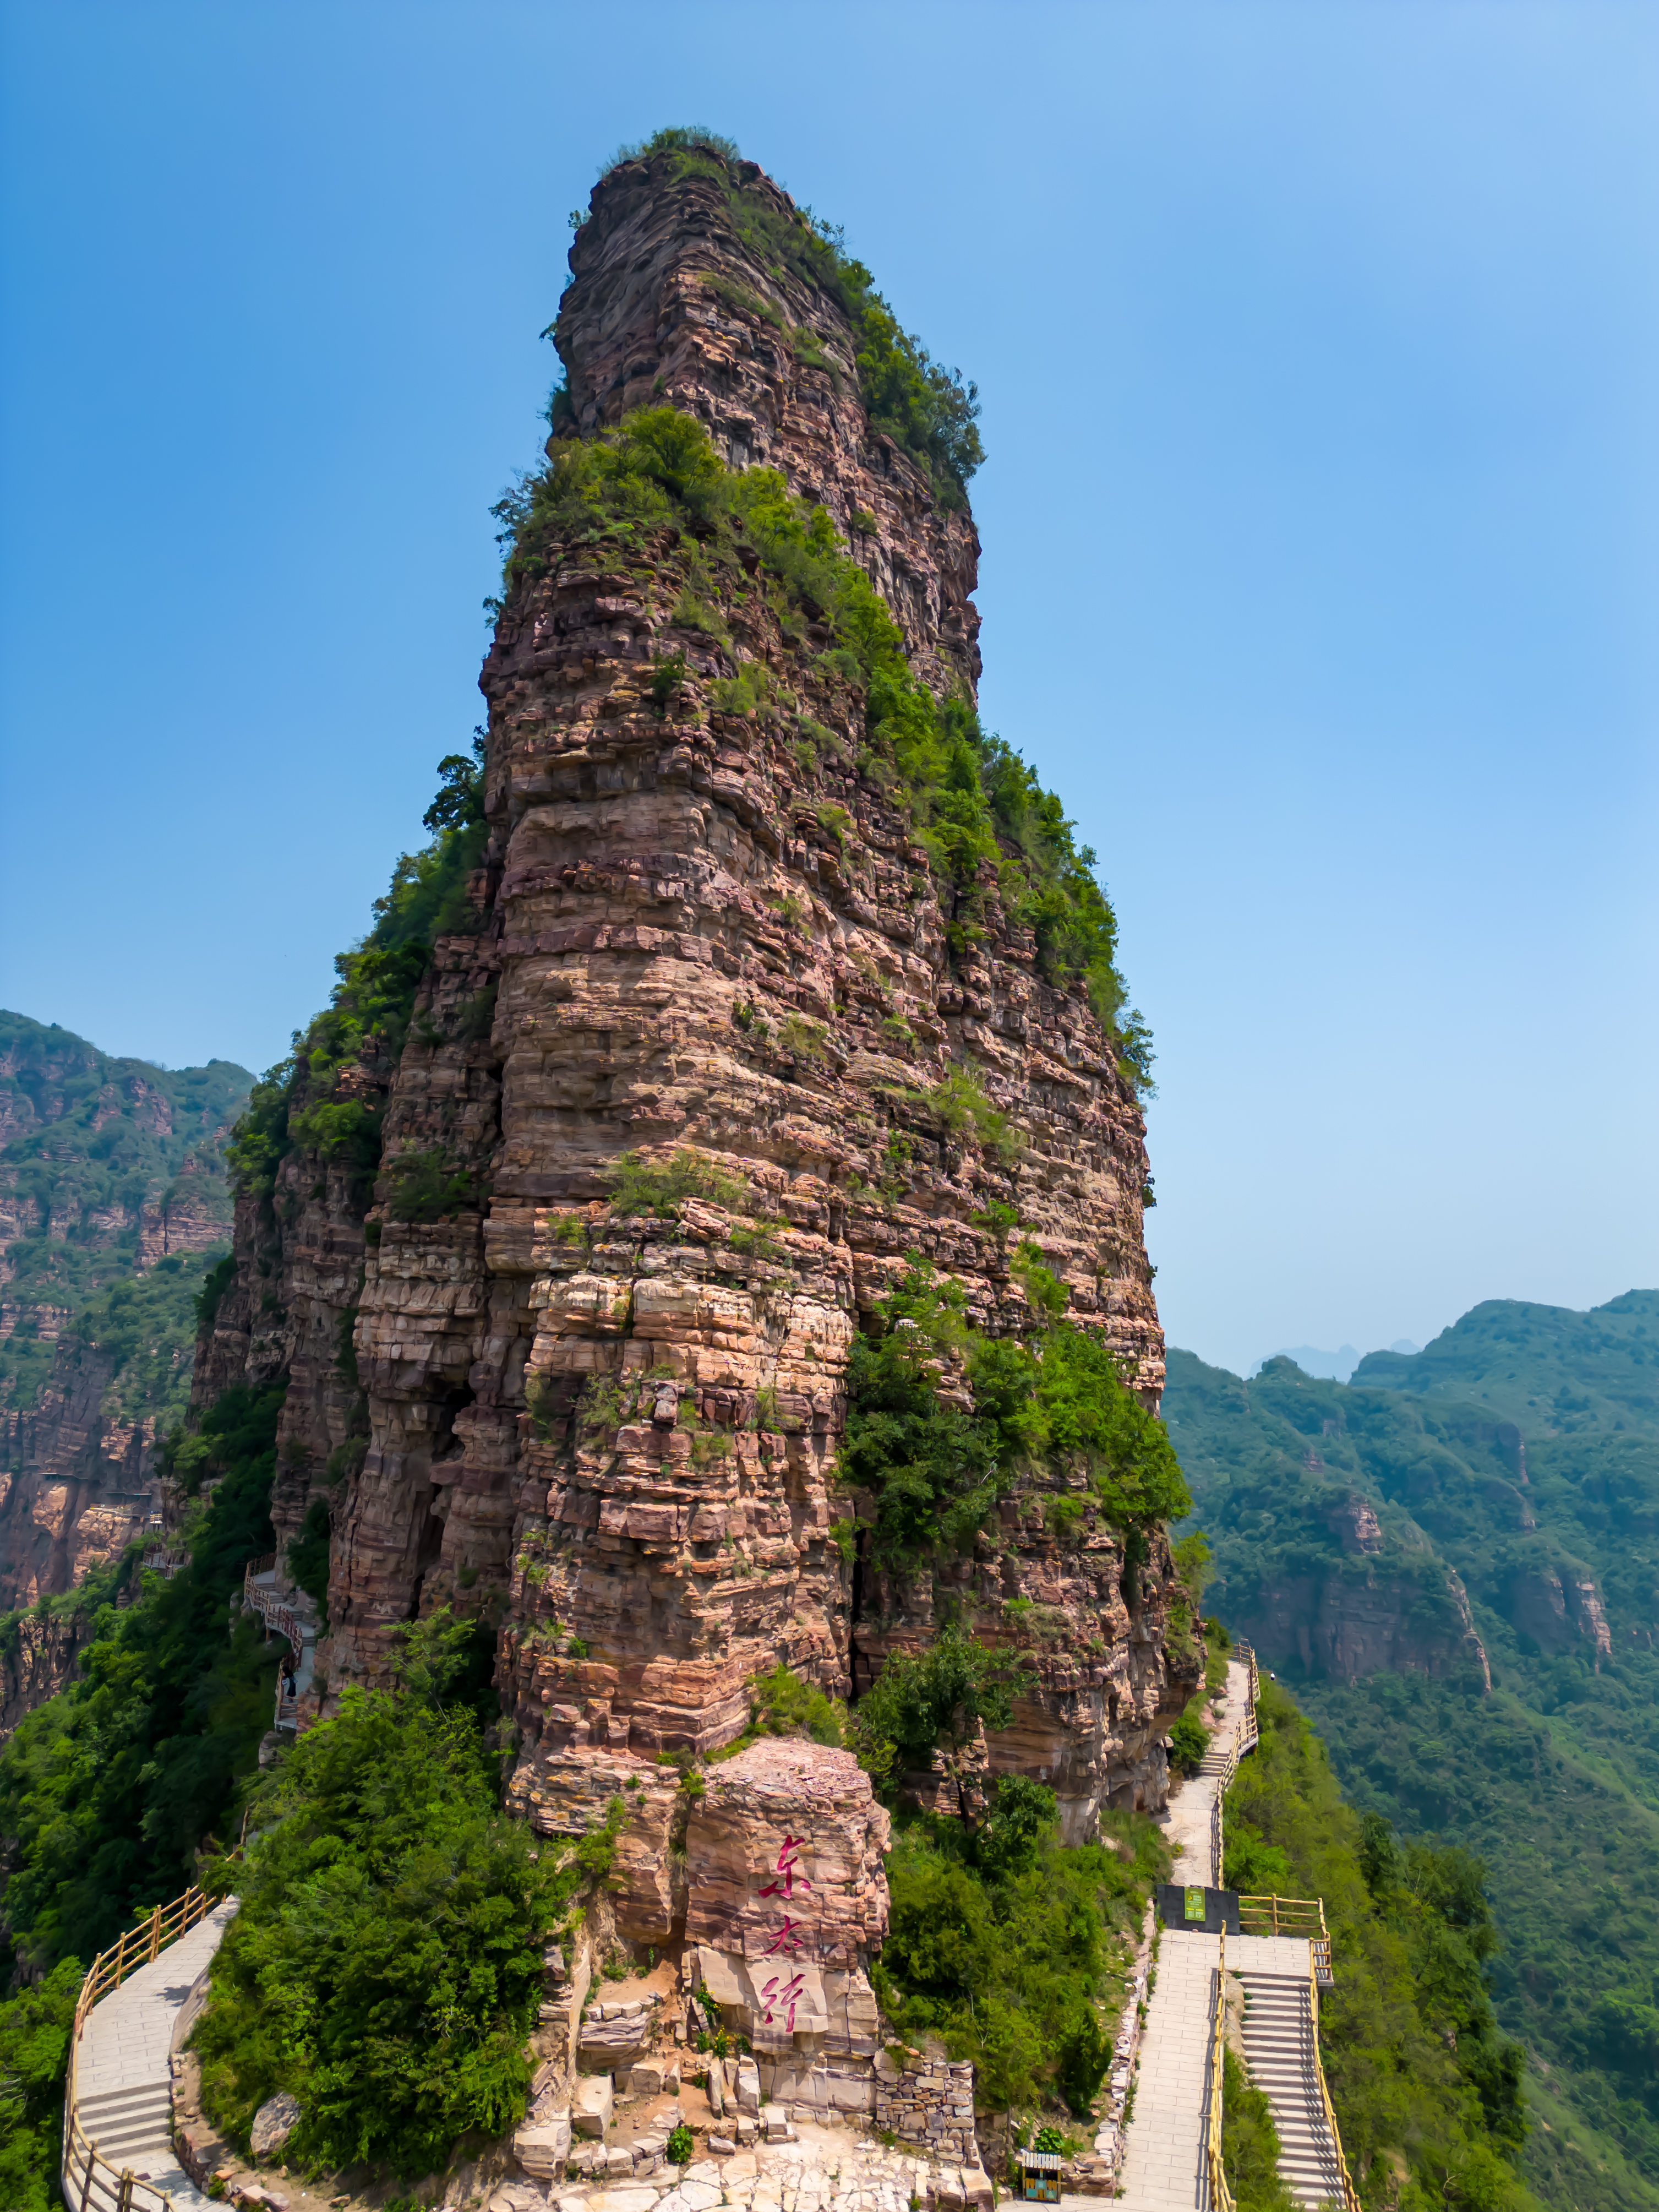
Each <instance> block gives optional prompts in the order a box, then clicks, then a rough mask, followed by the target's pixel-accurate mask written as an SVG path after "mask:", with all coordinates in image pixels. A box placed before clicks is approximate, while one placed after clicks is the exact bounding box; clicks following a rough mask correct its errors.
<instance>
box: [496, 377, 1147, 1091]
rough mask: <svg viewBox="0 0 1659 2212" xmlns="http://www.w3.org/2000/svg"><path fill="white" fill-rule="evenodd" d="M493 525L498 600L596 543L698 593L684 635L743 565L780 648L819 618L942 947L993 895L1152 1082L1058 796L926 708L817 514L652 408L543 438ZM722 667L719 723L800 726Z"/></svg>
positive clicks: (791, 705)
mask: <svg viewBox="0 0 1659 2212" xmlns="http://www.w3.org/2000/svg"><path fill="white" fill-rule="evenodd" d="M495 513H496V515H497V518H498V520H500V522H501V538H502V542H503V543H504V544H505V545H506V547H507V556H506V562H505V579H506V586H507V591H508V592H509V594H510V593H511V592H512V590H513V586H514V585H515V584H517V583H518V582H519V581H520V580H521V579H523V578H526V577H529V576H533V575H538V574H542V573H543V572H544V570H545V569H546V568H547V567H548V566H549V564H550V562H551V561H552V560H553V559H554V558H555V556H556V554H557V553H559V552H560V551H562V550H564V549H568V548H572V547H576V546H584V545H586V546H599V545H604V546H605V547H606V548H607V550H608V551H609V552H611V553H612V554H614V555H615V556H617V557H630V558H640V557H647V556H648V557H650V558H651V559H652V560H653V563H654V564H655V565H656V566H657V567H658V568H659V569H660V570H662V571H663V573H664V574H665V576H666V577H667V578H669V579H670V580H674V579H676V578H678V579H680V580H684V585H685V589H686V594H687V595H690V594H691V593H692V587H693V586H694V585H695V586H697V593H696V605H697V607H698V608H699V609H701V610H702V611H701V612H698V613H697V614H696V624H695V625H692V624H691V623H690V611H689V610H686V609H684V608H683V609H682V611H683V612H685V613H686V614H687V625H688V626H696V627H701V628H702V629H705V630H707V629H708V625H709V624H710V623H717V622H718V621H719V619H720V617H719V609H720V605H722V604H723V603H725V602H727V601H729V602H730V603H731V604H732V605H737V604H738V603H739V602H741V601H743V600H744V599H746V598H747V596H748V593H749V592H750V588H751V586H750V580H749V576H748V563H746V562H745V560H744V556H745V555H747V556H749V562H752V563H758V566H759V568H760V569H761V570H762V572H763V574H764V576H765V579H766V582H765V590H766V592H767V593H768V594H769V598H770V600H771V603H772V605H773V609H774V611H775V613H776V614H777V616H778V617H779V619H780V621H781V624H782V626H783V629H784V634H785V635H786V637H789V636H790V635H792V633H793V635H796V636H799V635H801V633H802V631H803V629H804V626H805V623H807V622H809V621H811V622H818V621H822V622H824V623H827V624H828V625H829V629H830V632H831V635H832V636H833V638H834V641H835V643H834V647H833V649H832V650H831V651H830V652H829V653H824V654H823V655H820V656H819V657H818V665H819V667H820V668H821V670H822V671H823V672H824V673H825V675H826V680H839V681H840V682H842V683H845V684H850V685H851V686H852V687H853V689H854V694H855V696H856V697H857V699H858V700H859V702H860V704H861V709H862V720H863V724H864V730H865V736H866V755H865V756H864V757H862V758H861V761H860V766H861V768H862V769H863V771H864V773H865V775H866V777H867V779H868V780H869V781H871V782H872V783H873V784H874V785H876V786H877V787H879V788H881V789H883V790H885V791H887V792H889V793H890V794H891V795H892V796H894V797H896V798H897V799H901V800H902V802H903V804H904V805H907V806H908V810H909V812H910V817H911V822H912V826H913V829H914V831H915V836H916V838H917V840H918V842H920V843H921V846H922V847H923V848H924V849H925V850H926V851H927V854H928V857H929V860H930V862H931V864H932V867H933V877H934V880H935V883H936V884H937V885H938V887H939V897H940V902H941V904H942V906H943V907H944V909H945V918H946V923H947V933H948V936H949V939H950V942H951V948H952V951H953V952H954V953H955V954H956V955H957V957H967V956H968V954H969V952H970V951H971V948H972V946H973V945H975V944H976V943H978V942H979V941H980V940H981V938H982V936H983V934H984V929H983V923H984V918H985V913H986V907H987V899H988V898H989V896H991V895H992V891H993V890H994V896H996V897H997V899H998V900H999V901H1000V903H1001V905H1002V907H1003V908H1004V910H1005V911H1006V914H1007V915H1008V916H1009V918H1010V919H1011V920H1012V921H1013V922H1014V923H1016V924H1017V925H1018V926H1022V927H1026V928H1029V929H1030V931H1031V933H1032V934H1033V936H1034V938H1035V939H1036V946H1037V952H1038V957H1039V960H1040V962H1041V964H1042V970H1043V972H1044V974H1045V975H1047V977H1048V980H1049V981H1051V982H1053V983H1055V984H1061V985H1063V984H1065V983H1066V982H1069V981H1073V979H1077V980H1080V981H1082V982H1083V983H1084V984H1085V986H1086V987H1087V990H1088V993H1089V996H1090V1000H1091V1003H1092V1005H1093V1006H1094V1009H1095V1012H1096V1013H1097V1015H1098V1017H1099V1018H1100V1020H1101V1022H1102V1023H1103V1025H1104V1026H1105V1028H1106V1030H1108V1032H1109V1035H1110V1036H1112V1038H1113V1039H1114V1041H1115V1048H1116V1051H1117V1054H1118V1059H1119V1064H1120V1066H1121V1068H1122V1070H1123V1072H1124V1073H1125V1074H1126V1076H1127V1077H1128V1078H1129V1079H1132V1080H1133V1081H1135V1082H1136V1083H1138V1084H1140V1085H1147V1084H1149V1083H1150V1080H1151V1072H1152V1048H1151V1039H1150V1036H1149V1034H1148V1032H1147V1030H1146V1025H1145V1024H1144V1023H1143V1022H1142V1021H1141V1019H1140V1017H1139V1014H1137V1013H1135V1012H1133V1011H1131V1010H1130V1009H1129V1007H1128V1005H1127V990H1126V987H1125V985H1124V982H1123V979H1122V976H1121V975H1120V973H1119V971H1118V969H1117V965H1116V950H1117V921H1116V917H1115V915H1114V914H1113V912H1112V908H1111V906H1110V904H1109V902H1108V900H1107V898H1106V896H1105V894H1104V893H1103V891H1102V890H1101V888H1100V886H1099V884H1098V883H1097V881H1096V878H1095V874H1094V868H1095V855H1094V854H1093V852H1092V851H1091V849H1090V848H1088V847H1087V846H1079V844H1078V843H1077V842H1076V839H1075V836H1074V835H1073V826H1072V824H1071V823H1068V822H1067V821H1066V817H1065V814H1064V811H1063V810H1062V809H1061V806H1060V801H1059V800H1058V799H1056V798H1054V795H1053V794H1052V793H1048V792H1045V791H1044V790H1043V789H1042V787H1041V786H1040V784H1039V783H1038V782H1037V781H1036V776H1035V775H1033V774H1032V772H1031V770H1030V768H1029V767H1028V766H1027V765H1026V763H1024V761H1023V760H1022V759H1021V758H1020V757H1019V756H1018V753H1016V752H1015V751H1013V750H1012V748H1011V747H1010V746H1008V745H1006V744H1004V743H1003V742H1002V740H1001V739H1000V738H997V737H995V736H993V735H991V734H989V733H987V732H985V731H984V730H982V729H981V726H980V723H979V719H978V716H977V714H975V710H974V708H973V707H972V706H971V705H970V703H969V702H968V701H967V700H966V699H965V698H957V697H952V698H947V699H944V700H940V699H937V698H935V697H934V696H933V693H932V692H931V691H930V690H928V688H927V685H926V684H923V683H922V682H921V679H920V678H918V677H917V676H915V674H914V672H913V671H912V670H911V668H910V665H909V661H908V658H907V656H906V653H905V650H904V641H903V637H902V634H901V632H900V630H899V628H898V625H897V624H896V623H895V621H894V620H893V617H892V616H891V615H890V613H889V611H888V610H887V607H886V605H885V603H884V601H883V599H882V598H881V596H880V594H879V593H878V592H877V590H876V588H875V586H873V585H872V583H871V581H870V579H869V577H868V576H867V575H866V574H865V571H864V570H863V568H860V565H859V563H858V562H856V561H855V560H854V559H853V558H852V557H851V556H850V555H849V554H848V551H847V549H846V548H845V546H844V545H843V544H842V543H841V541H840V540H839V539H838V538H836V534H835V532H834V530H833V528H832V527H831V525H830V522H829V516H828V514H827V513H825V512H824V510H823V508H822V507H810V506H808V505H807V503H806V502H805V501H801V500H798V499H796V498H794V497H793V495H791V493H790V491H789V489H788V486H787V483H786V482H785V480H784V478H783V477H782V476H781V474H780V473H779V472H778V471H777V470H775V469H766V468H752V469H743V470H732V469H728V468H726V466H725V465H724V464H723V463H722V462H721V461H720V458H719V456H718V455H717V454H716V453H715V452H714V447H713V446H712V445H711V444H710V442H709V439H708V433H707V431H706V430H705V429H704V428H703V427H702V424H701V423H700V422H696V420H695V419H694V418H693V417H692V416H689V415H683V414H680V413H678V411H677V410H675V409H673V408H671V407H655V408H647V409H642V410H639V411H638V412H637V413H635V414H633V415H630V416H629V417H628V418H627V420H626V421H625V422H623V423H622V424H621V425H620V426H619V428H617V429H616V430H614V431H605V432H604V433H603V434H601V435H599V436H598V437H594V438H588V439H560V440H556V441H555V442H554V444H553V447H552V458H551V459H550V461H549V462H548V464H547V465H546V467H545V468H544V469H542V470H540V471H538V473H536V474H535V475H533V476H532V477H527V478H526V479H525V481H524V482H523V483H521V484H520V487H519V488H518V489H517V490H515V491H513V492H511V493H509V494H508V495H507V496H506V497H505V498H504V499H502V500H501V501H500V502H499V504H498V505H497V507H496V509H495ZM734 665H735V666H737V667H738V674H737V675H736V676H734V677H732V678H726V679H721V680H722V681H724V682H725V683H726V684H728V685H729V686H734V687H736V688H735V690H734V691H733V694H732V696H731V697H730V698H729V699H728V700H726V711H728V712H735V713H743V714H755V715H764V716H775V715H787V716H789V717H791V718H792V719H793V722H794V723H795V725H796V726H798V727H799V728H800V729H802V730H803V731H805V730H806V728H807V720H810V718H806V719H803V717H802V716H801V714H799V701H797V700H796V699H795V698H794V697H793V694H789V695H785V694H783V693H781V692H780V691H779V690H778V687H777V684H776V681H775V678H773V677H772V676H771V673H770V671H768V670H766V669H765V668H763V666H762V665H761V664H759V663H758V662H754V661H743V662H740V663H739V662H736V661H735V660H734ZM716 689H717V690H718V685H717V686H716ZM739 694H740V695H741V696H738V695H739ZM813 726H814V727H816V725H813ZM987 878H989V879H990V881H989V882H988V883H987Z"/></svg>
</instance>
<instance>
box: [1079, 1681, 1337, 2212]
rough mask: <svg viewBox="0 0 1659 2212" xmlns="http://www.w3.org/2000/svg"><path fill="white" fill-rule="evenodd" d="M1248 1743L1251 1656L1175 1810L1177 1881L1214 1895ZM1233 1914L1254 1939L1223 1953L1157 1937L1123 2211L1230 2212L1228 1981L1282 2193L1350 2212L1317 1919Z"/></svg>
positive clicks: (1202, 1938) (1304, 1914)
mask: <svg viewBox="0 0 1659 2212" xmlns="http://www.w3.org/2000/svg"><path fill="white" fill-rule="evenodd" d="M1255 1740H1256V1736H1255V1674H1254V1661H1253V1660H1252V1659H1251V1658H1250V1657H1249V1654H1248V1650H1246V1655H1245V1656H1243V1657H1241V1658H1238V1659H1235V1660H1233V1661H1231V1662H1230V1663H1229V1665H1228V1668H1227V1685H1226V1695H1225V1701H1224V1703H1223V1705H1222V1708H1221V1712H1220V1714H1219V1716H1218V1719H1217V1721H1216V1723H1215V1726H1214V1729H1213V1731H1212V1735H1211V1740H1210V1747H1209V1750H1208V1752H1207V1753H1206V1756H1205V1759H1204V1763H1203V1765H1202V1768H1201V1769H1200V1771H1199V1773H1198V1774H1196V1775H1195V1776H1194V1777H1193V1778H1191V1779H1190V1780H1189V1781H1188V1782H1187V1783H1185V1784H1183V1785H1182V1788H1181V1789H1180V1790H1178V1791H1177V1792H1176V1794H1175V1796H1173V1797H1172V1798H1171V1800H1170V1808H1169V1815H1168V1821H1167V1829H1168V1833H1169V1837H1170V1843H1171V1844H1172V1846H1173V1847H1174V1850H1175V1853H1176V1863H1175V1867H1174V1869H1173V1874H1174V1878H1175V1880H1176V1881H1177V1882H1181V1883H1183V1884H1185V1885H1187V1886H1189V1887H1197V1886H1200V1885H1202V1886H1203V1887H1206V1888H1219V1887H1220V1886H1221V1869H1222V1856H1223V1853H1222V1844H1223V1838H1222V1832H1221V1800H1222V1796H1223V1795H1224V1793H1225V1790H1226V1788H1227V1785H1228V1784H1229V1783H1230V1782H1231V1780H1232V1778H1233V1775H1234V1773H1235V1772H1236V1771H1237V1765H1238V1761H1239V1759H1241V1758H1242V1757H1243V1755H1244V1754H1245V1753H1247V1752H1249V1751H1251V1750H1253V1749H1254V1748H1255ZM1241 1909H1242V1911H1243V1912H1244V1914H1245V1915H1246V1917H1245V1926H1246V1928H1247V1929H1249V1928H1252V1927H1254V1928H1255V1929H1257V1930H1259V1931H1261V1932H1255V1933H1247V1934H1243V1935H1239V1936H1227V1937H1226V1938H1225V1942H1224V1939H1223V1938H1222V1937H1221V1936H1217V1935H1207V1934H1205V1933H1202V1932H1200V1931H1198V1930H1194V1931H1191V1932H1188V1930H1187V1929H1178V1928H1166V1929H1164V1930H1163V1932H1162V1934H1161V1936H1160V1937H1159V1940H1158V1977H1157V1980H1156V1982H1155V1984H1154V1985H1153V1989H1152V2001H1151V2003H1150V2004H1149V2006H1148V2008H1147V2016H1146V2028H1145V2030H1144V2032H1143V2033H1142V2036H1141V2043H1140V2066H1139V2074H1138V2075H1137V2076H1136V2081H1135V2101H1134V2110H1133V2116H1132V2118H1131V2119H1130V2122H1129V2127H1128V2131H1127V2136H1126V2138H1125V2142H1124V2151H1123V2165H1122V2169H1121V2173H1120V2175H1119V2179H1118V2190H1117V2194H1118V2199H1119V2201H1120V2203H1124V2204H1126V2205H1127V2206H1129V2207H1130V2208H1132V2212H1231V2199H1230V2198H1229V2197H1228V2195H1227V2191H1226V2185H1225V2179H1223V2177H1222V2173H1221V2147H1220V2142H1219V2139H1218V2131H1219V2127H1220V2122H1221V2084H1220V2081H1219V2079H1218V2072H1219V2069H1220V2066H1221V2051H1222V2045H1223V2042H1224V2040H1225V2033H1224V2031H1225V2017H1224V2015H1223V2008H1224V2007H1225V2002H1226V1993H1225V1989H1224V1987H1223V1973H1224V1972H1225V1975H1226V1977H1227V1978H1228V1979H1229V1980H1231V1978H1234V1977H1235V1976H1236V1977H1237V1980H1238V1982H1239V1983H1240V1984H1241V1985H1242V1987H1243V1993H1244V2024H1243V2049H1244V2062H1245V2064H1246V2065H1247V2067H1248V2068H1249V2073H1250V2077H1251V2079H1252V2081H1254V2082H1255V2086H1256V2087H1258V2088H1259V2089H1260V2090H1261V2092H1262V2093H1263V2094H1264V2095H1265V2096H1266V2097H1267V2101H1268V2104H1269V2105H1270V2106H1271V2107H1272V2110H1273V2125H1274V2127H1275V2128H1276V2129H1277V2130H1278V2132H1279V2146H1280V2154H1279V2172H1280V2174H1281V2176H1282V2178H1283V2179H1284V2182H1285V2187H1286V2188H1287V2189H1288V2190H1289V2191H1290V2192H1291V2196H1293V2197H1295V2198H1296V2200H1297V2203H1300V2204H1305V2205H1309V2206H1318V2205H1322V2204H1336V2205H1339V2206H1343V2207H1346V2208H1348V2212H1358V2199H1357V2198H1356V2197H1355V2196H1354V2194H1353V2191H1352V2184H1351V2183H1350V2182H1349V2179H1348V2176H1347V2172H1346V2168H1345V2166H1344V2164H1343V2160H1342V2148H1341V2142H1340V2136H1339V2135H1338V2133H1337V2128H1336V2121H1335V2118H1334V2114H1333V2113H1332V2112H1331V2108H1330V2102H1329V2099H1328V2095H1327V2093H1326V2089H1325V2084H1324V2076H1323V2073H1322V2069H1321V2065H1320V2059H1319V2025H1318V2018H1319V2016H1318V1985H1319V1984H1320V1982H1322V1981H1327V1980H1328V1979H1329V1977H1330V1945H1329V1942H1328V1939H1327V1938H1326V1936H1325V1933H1324V1916H1323V1912H1322V1909H1321V1908H1319V1907H1318V1906H1317V1905H1309V1904H1304V1903H1297V1902H1296V1901H1294V1900H1292V1901H1290V1902H1285V1901H1282V1900H1277V1899H1250V1900H1245V1902H1244V1905H1243V1907H1242V1908H1241ZM1285 1923H1291V1924H1290V1925H1288V1926H1287V1925H1285ZM1269 1929H1271V1930H1272V1931H1273V1932H1267V1930H1269Z"/></svg>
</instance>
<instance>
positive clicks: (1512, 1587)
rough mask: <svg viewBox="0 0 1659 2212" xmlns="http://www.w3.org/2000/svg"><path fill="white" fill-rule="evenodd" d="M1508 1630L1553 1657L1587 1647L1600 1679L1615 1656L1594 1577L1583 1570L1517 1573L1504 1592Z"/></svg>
mask: <svg viewBox="0 0 1659 2212" xmlns="http://www.w3.org/2000/svg"><path fill="white" fill-rule="evenodd" d="M1504 1596H1505V1605H1504V1611H1505V1613H1506V1614H1507V1616H1508V1618H1509V1621H1510V1626H1512V1627H1513V1628H1515V1629H1516V1630H1517V1631H1518V1632H1519V1633H1520V1634H1521V1635H1522V1636H1523V1637H1525V1638H1528V1640H1529V1641H1530V1642H1532V1643H1533V1644H1536V1645H1537V1646H1538V1649H1539V1650H1541V1651H1545V1652H1548V1653H1550V1654H1551V1655H1552V1656H1553V1655H1555V1654H1556V1653H1559V1652H1562V1651H1571V1650H1574V1649H1577V1648H1582V1647H1583V1645H1586V1644H1588V1645H1589V1656H1590V1662H1591V1664H1592V1665H1593V1667H1594V1668H1595V1671H1596V1673H1597V1674H1600V1673H1601V1662H1602V1661H1603V1659H1606V1658H1610V1657H1611V1656H1612V1653H1613V1633H1612V1631H1611V1630H1610V1629H1609V1628H1608V1626H1607V1613H1606V1611H1605V1609H1604V1608H1603V1607H1602V1603H1601V1593H1600V1592H1599V1591H1598V1590H1597V1589H1596V1587H1595V1578H1594V1577H1593V1576H1591V1575H1590V1574H1589V1571H1588V1570H1586V1569H1585V1568H1583V1567H1572V1566H1554V1565H1526V1566H1519V1567H1516V1569H1515V1570H1514V1571H1513V1572H1512V1573H1511V1575H1510V1577H1509V1580H1508V1584H1507V1588H1506V1589H1505V1592H1504Z"/></svg>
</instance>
